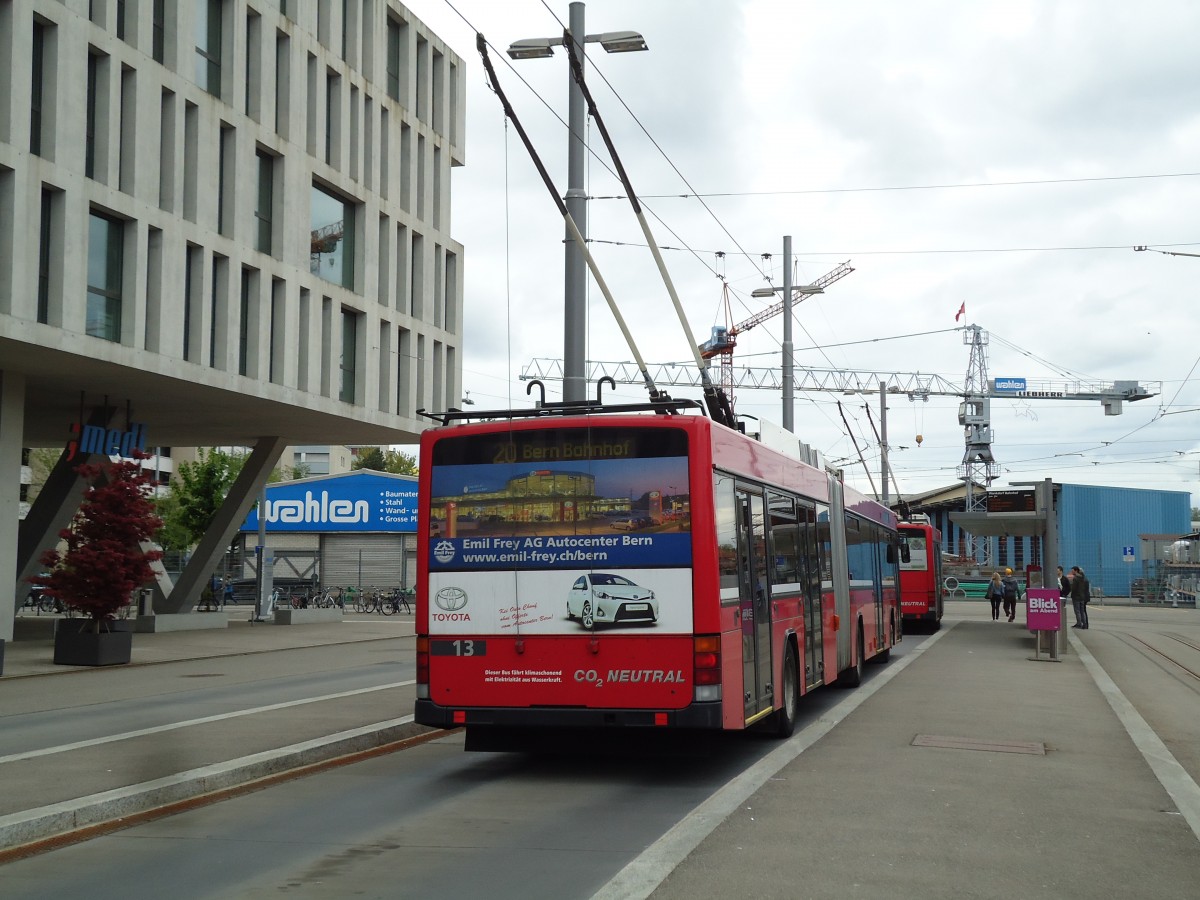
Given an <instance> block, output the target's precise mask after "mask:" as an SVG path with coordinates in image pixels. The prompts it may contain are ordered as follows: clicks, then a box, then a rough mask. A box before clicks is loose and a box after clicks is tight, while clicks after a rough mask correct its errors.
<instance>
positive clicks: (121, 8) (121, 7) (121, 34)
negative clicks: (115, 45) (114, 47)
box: [117, 0, 125, 41]
mask: <svg viewBox="0 0 1200 900" xmlns="http://www.w3.org/2000/svg"><path fill="white" fill-rule="evenodd" d="M117 38H118V40H122V41H123V40H125V0H117Z"/></svg>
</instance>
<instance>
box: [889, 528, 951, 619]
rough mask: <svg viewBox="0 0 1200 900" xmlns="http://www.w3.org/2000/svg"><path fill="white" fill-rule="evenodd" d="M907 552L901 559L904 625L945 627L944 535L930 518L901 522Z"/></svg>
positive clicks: (901, 602)
mask: <svg viewBox="0 0 1200 900" xmlns="http://www.w3.org/2000/svg"><path fill="white" fill-rule="evenodd" d="M899 528H900V540H901V541H903V542H904V545H905V548H906V550H907V551H908V552H907V553H904V554H902V556H901V560H900V610H901V612H902V613H903V614H904V621H905V622H913V623H916V622H920V623H922V624H925V625H928V626H929V627H931V628H932V629H933V630H934V631H937V629H939V628H941V627H942V609H943V606H944V605H945V600H944V597H943V592H942V533H941V532H940V531H938V530H937V529H936V528H934V527H933V526H932V525H931V524H930V523H929V517H928V516H913V517H911V519H909V520H906V521H903V522H901V523H900V526H899Z"/></svg>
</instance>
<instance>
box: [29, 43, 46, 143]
mask: <svg viewBox="0 0 1200 900" xmlns="http://www.w3.org/2000/svg"><path fill="white" fill-rule="evenodd" d="M32 50H33V73H32V75H33V83H32V85H31V90H30V96H29V152H30V153H32V154H33V155H34V156H41V155H42V110H43V103H44V96H43V95H44V90H45V78H44V76H45V72H46V67H45V59H46V26H45V25H43V24H42V23H41V22H34V23H33V48H32Z"/></svg>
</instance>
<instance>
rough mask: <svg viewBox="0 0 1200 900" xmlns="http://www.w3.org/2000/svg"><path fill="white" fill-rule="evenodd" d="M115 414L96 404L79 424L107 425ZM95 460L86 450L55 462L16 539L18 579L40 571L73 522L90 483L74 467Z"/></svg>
mask: <svg viewBox="0 0 1200 900" xmlns="http://www.w3.org/2000/svg"><path fill="white" fill-rule="evenodd" d="M113 415H114V410H113V409H111V408H108V409H106V408H104V407H97V408H95V409H93V410H92V412H91V414H90V415H89V416H88V419H87V421H86V422H83V423H80V424H81V425H95V426H98V427H100V428H108V426H109V423H110V422H111V421H112V417H113ZM81 433H82V428H81ZM95 460H96V455H95V454H92V453H84V452H83V451H79V452H77V453H76V454H75V457H74V459H70V460H68V459H67V452H66V450H64V451H63V454H62V456H60V457H59V459H58V462H57V463H55V465H54V468H53V469H52V470H51V472H50V474H49V475H48V476H47V477H46V483H45V484H44V485H42V490H41V492H40V493H39V494H38V497H37V500H35V501H34V502H33V506H32V507H31V508H30V510H29V514H28V515H27V516H26V517H25V521H24V522H22V523H21V524H20V531H19V536H18V541H17V577H18V579H21V580H23V579H25V578H26V577H28V576H30V575H36V574H37V573H38V572H39V571H41V563H40V562H38V560H40V559H41V557H42V554H43V553H45V552H46V551H47V550H49V549H51V548H52V547H54V546H56V545H57V544H58V533H59V532H60V531H62V530H63V529H64V528H66V527H67V525H69V524H70V522H71V518H72V517H73V516H74V515H75V512H76V510H78V509H79V504H80V502H81V500H82V499H83V492H84V491H85V490H87V485H86V484H85V483H84V482H82V481H80V479H79V476H78V475H77V474H76V472H75V469H76V468H77V467H78V466H80V465H82V464H84V463H89V462H94V461H95Z"/></svg>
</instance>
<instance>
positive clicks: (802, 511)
mask: <svg viewBox="0 0 1200 900" xmlns="http://www.w3.org/2000/svg"><path fill="white" fill-rule="evenodd" d="M796 512H797V518H798V521H799V524H800V553H801V555H802V556H803V557H804V688H805V690H811V689H812V688H815V687H816V686H817V685H819V684H821V683H822V681H823V679H824V677H825V665H824V659H823V653H822V650H823V648H824V646H825V642H824V636H823V634H822V630H821V622H822V617H821V572H822V565H821V554H820V548H821V547H822V546H823V544H822V543H821V542H820V540H819V536H818V533H817V530H818V526H817V510H816V507H815V506H814V505H813V504H812V503H806V502H803V501H801V503H800V504H799V505H798V507H797V510H796Z"/></svg>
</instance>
